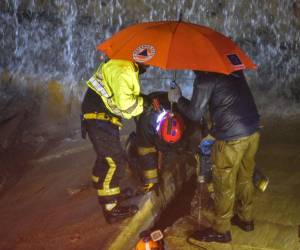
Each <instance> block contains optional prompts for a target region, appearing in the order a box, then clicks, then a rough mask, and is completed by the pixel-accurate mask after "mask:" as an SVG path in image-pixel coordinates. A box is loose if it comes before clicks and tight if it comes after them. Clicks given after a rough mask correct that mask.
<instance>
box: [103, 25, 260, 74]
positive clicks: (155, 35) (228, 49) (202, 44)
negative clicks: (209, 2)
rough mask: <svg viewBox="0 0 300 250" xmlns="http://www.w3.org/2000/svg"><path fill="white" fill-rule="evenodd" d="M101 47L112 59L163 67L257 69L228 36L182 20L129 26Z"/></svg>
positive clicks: (219, 70) (217, 69) (221, 70)
mask: <svg viewBox="0 0 300 250" xmlns="http://www.w3.org/2000/svg"><path fill="white" fill-rule="evenodd" d="M97 48H98V49H99V50H100V51H103V52H104V53H105V54H106V55H107V56H108V57H109V58H113V59H125V60H131V61H136V62H141V63H145V64H148V65H152V66H157V67H160V68H162V69H173V70H176V69H191V70H201V71H210V72H219V73H224V74H230V73H231V72H233V71H236V70H241V69H246V68H248V69H255V68H256V65H255V64H254V63H253V62H252V61H251V59H250V58H249V57H248V56H247V55H246V54H245V53H244V52H243V51H242V50H241V49H240V48H239V47H238V46H237V45H236V44H235V43H234V42H233V41H232V40H231V39H229V38H228V37H226V36H224V35H222V34H221V33H219V32H217V31H215V30H213V29H210V28H208V27H205V26H201V25H197V24H193V23H187V22H182V21H161V22H147V23H140V24H135V25H132V26H129V27H127V28H125V29H123V30H121V31H119V32H117V33H116V34H115V35H113V36H112V37H111V38H109V39H108V40H106V41H104V42H103V43H101V44H99V45H98V46H97Z"/></svg>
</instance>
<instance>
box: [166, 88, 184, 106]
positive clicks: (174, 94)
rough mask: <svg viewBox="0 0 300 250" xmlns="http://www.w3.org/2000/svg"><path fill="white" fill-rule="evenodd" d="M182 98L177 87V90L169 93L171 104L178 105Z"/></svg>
mask: <svg viewBox="0 0 300 250" xmlns="http://www.w3.org/2000/svg"><path fill="white" fill-rule="evenodd" d="M181 96H182V94H181V89H180V88H179V87H178V86H177V87H176V88H174V89H170V90H169V91H168V99H169V102H175V103H177V102H178V100H179V98H180V97H181Z"/></svg>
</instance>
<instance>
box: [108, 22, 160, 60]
mask: <svg viewBox="0 0 300 250" xmlns="http://www.w3.org/2000/svg"><path fill="white" fill-rule="evenodd" d="M157 24H158V23H155V25H153V26H156V25H157ZM153 26H149V27H146V28H145V29H143V30H148V29H150V28H152V27H153ZM138 32H140V30H139V31H136V32H135V33H134V34H132V35H131V36H130V37H128V38H127V39H126V41H124V42H123V43H122V45H120V46H119V48H118V49H117V50H116V51H115V53H113V55H112V56H114V55H116V54H117V53H118V52H119V51H120V50H121V49H122V48H123V46H124V45H125V44H126V43H127V42H128V41H129V40H130V39H132V38H134V37H135V36H136V35H137V34H138Z"/></svg>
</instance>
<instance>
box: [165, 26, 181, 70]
mask: <svg viewBox="0 0 300 250" xmlns="http://www.w3.org/2000/svg"><path fill="white" fill-rule="evenodd" d="M180 23H181V21H178V22H177V25H176V27H175V30H174V32H172V33H173V34H174V35H172V37H171V42H170V46H169V51H168V54H167V55H169V53H170V51H171V47H172V44H173V40H174V36H175V33H176V31H177V29H178V26H179V24H180ZM167 58H168V57H167ZM168 64H169V60H168V59H167V62H166V69H167V66H168Z"/></svg>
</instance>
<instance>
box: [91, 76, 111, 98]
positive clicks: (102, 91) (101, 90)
mask: <svg viewBox="0 0 300 250" xmlns="http://www.w3.org/2000/svg"><path fill="white" fill-rule="evenodd" d="M101 80H102V79H97V78H96V77H95V76H92V77H91V78H90V79H89V82H90V83H91V84H92V85H93V87H94V88H95V90H96V91H97V92H99V93H100V94H101V95H102V96H104V97H105V98H111V96H109V95H108V93H107V91H106V89H105V88H104V86H103V83H102V82H101Z"/></svg>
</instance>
